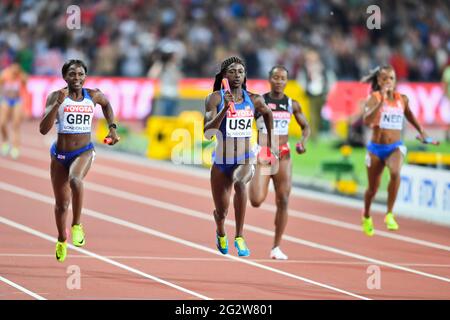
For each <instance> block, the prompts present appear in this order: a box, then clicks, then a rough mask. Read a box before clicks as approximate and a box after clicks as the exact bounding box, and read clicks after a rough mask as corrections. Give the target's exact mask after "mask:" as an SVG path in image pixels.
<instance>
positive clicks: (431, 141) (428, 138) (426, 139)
mask: <svg viewBox="0 0 450 320" xmlns="http://www.w3.org/2000/svg"><path fill="white" fill-rule="evenodd" d="M416 139H417V140H420V141H422V142H423V143H425V144H433V145H435V146H438V145H439V144H440V142H439V141H437V140H434V139H433V138H431V137H426V138H425V139H424V140H422V139H421V138H420V136H416Z"/></svg>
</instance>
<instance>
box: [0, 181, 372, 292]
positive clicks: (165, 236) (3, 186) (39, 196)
mask: <svg viewBox="0 0 450 320" xmlns="http://www.w3.org/2000/svg"><path fill="white" fill-rule="evenodd" d="M0 189H1V190H4V191H8V192H12V193H15V194H18V195H20V196H25V197H28V198H31V199H34V200H37V201H41V202H44V203H47V204H50V205H53V203H54V199H52V198H50V197H47V196H45V195H42V194H40V193H36V192H33V191H30V190H27V189H23V188H20V187H17V186H14V185H11V184H7V183H4V182H0ZM83 214H84V215H87V216H90V217H94V218H97V219H99V220H103V221H107V222H110V223H114V224H117V225H121V226H124V227H127V228H129V229H133V230H137V231H141V232H143V233H146V234H150V235H153V236H156V237H159V238H162V239H165V240H169V241H172V242H175V243H178V244H181V245H184V246H187V247H191V248H195V249H198V250H201V251H205V252H209V253H211V254H214V255H216V256H222V254H221V253H219V252H218V251H217V250H213V249H210V248H208V247H205V246H202V245H199V244H197V243H194V242H191V241H188V240H185V239H181V238H178V237H175V236H172V235H169V234H166V233H163V232H160V231H157V230H154V229H151V228H147V227H144V226H142V225H139V224H136V223H132V222H129V221H126V220H122V219H119V218H116V217H113V216H110V215H107V214H103V213H101V212H98V211H94V210H90V209H86V208H85V209H83ZM2 221H6V222H9V221H10V220H8V219H6V218H2V217H0V222H2ZM6 222H4V223H5V224H8V223H6ZM10 223H15V222H12V221H10ZM16 225H18V224H16ZM22 227H23V228H26V230H28V232H29V233H32V234H35V235H38V236H39V237H41V238H44V239H47V240H49V241H56V239H55V238H52V237H50V236H47V235H45V234H42V233H40V232H39V231H35V230H33V229H31V228H28V227H26V226H22ZM68 246H70V247H71V248H73V249H75V250H77V251H79V252H82V253H85V254H87V255H93V253H91V252H88V251H86V250H84V249H81V248H77V247H75V246H72V245H70V244H68ZM99 257H101V256H99ZM101 258H102V259H101V260H103V259H106V258H104V257H101ZM223 258H227V259H232V260H235V261H239V262H241V263H244V264H248V265H251V266H253V267H257V268H259V269H264V270H267V271H270V272H274V273H277V274H281V275H283V276H286V277H289V278H292V279H296V280H300V281H303V282H306V283H309V284H313V285H316V286H319V287H322V288H325V289H329V290H332V291H335V292H339V293H343V294H345V295H348V296H351V297H354V298H358V299H363V300H370V299H369V298H367V297H364V296H361V295H357V294H354V293H352V292H349V291H345V290H342V289H339V288H336V287H333V286H329V285H327V284H324V283H321V282H317V281H314V280H311V279H308V278H305V277H301V276H298V275H294V274H292V273H289V272H285V271H282V270H279V269H275V268H272V267H268V266H266V265H263V264H259V263H256V262H253V261H251V260H245V259H243V258H238V257H234V256H231V255H224V256H223ZM104 261H105V260H104ZM110 261H111V262H113V263H114V264H118V262H115V261H113V260H110ZM136 271H138V270H136ZM139 272H140V271H139Z"/></svg>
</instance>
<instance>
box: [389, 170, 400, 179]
mask: <svg viewBox="0 0 450 320" xmlns="http://www.w3.org/2000/svg"><path fill="white" fill-rule="evenodd" d="M390 178H391V180H395V181H397V180H399V179H400V170H391V172H390Z"/></svg>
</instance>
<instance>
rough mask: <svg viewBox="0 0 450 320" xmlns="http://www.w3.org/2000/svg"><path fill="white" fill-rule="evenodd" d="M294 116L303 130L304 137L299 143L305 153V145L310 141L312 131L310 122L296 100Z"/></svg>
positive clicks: (293, 104) (293, 102)
mask: <svg viewBox="0 0 450 320" xmlns="http://www.w3.org/2000/svg"><path fill="white" fill-rule="evenodd" d="M292 114H293V115H294V117H295V120H296V121H297V123H298V125H299V126H300V128H302V137H301V138H300V140H299V143H301V144H302V146H303V152H305V151H306V149H305V144H306V141H308V139H309V135H310V134H311V129H310V127H309V124H308V121H307V120H306V118H305V115H304V114H303V112H302V107H301V106H300V104H299V103H298V102H297V101H296V100H292ZM303 152H302V153H303Z"/></svg>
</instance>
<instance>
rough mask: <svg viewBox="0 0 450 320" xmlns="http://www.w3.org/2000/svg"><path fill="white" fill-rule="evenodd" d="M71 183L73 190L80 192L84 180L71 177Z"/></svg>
mask: <svg viewBox="0 0 450 320" xmlns="http://www.w3.org/2000/svg"><path fill="white" fill-rule="evenodd" d="M69 183H70V188H71V189H72V190H80V189H81V188H83V180H82V179H81V178H80V177H78V176H70V177H69Z"/></svg>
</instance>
